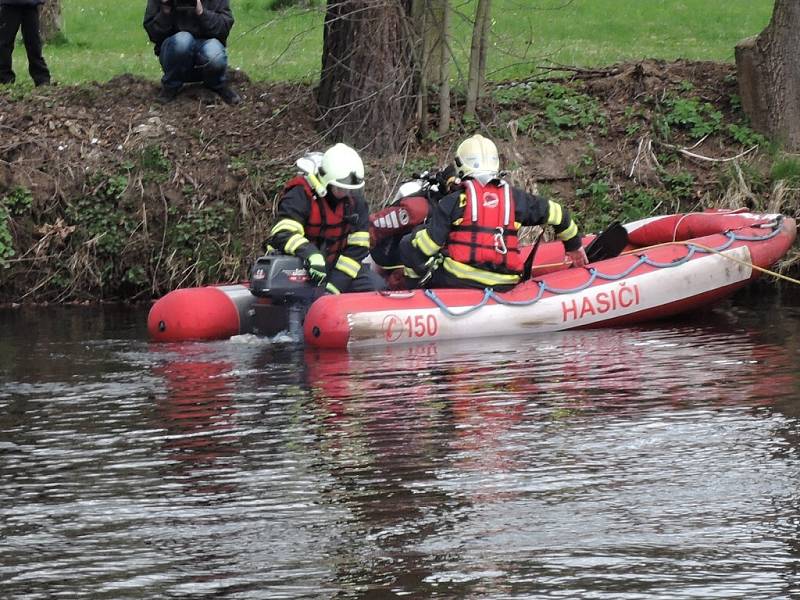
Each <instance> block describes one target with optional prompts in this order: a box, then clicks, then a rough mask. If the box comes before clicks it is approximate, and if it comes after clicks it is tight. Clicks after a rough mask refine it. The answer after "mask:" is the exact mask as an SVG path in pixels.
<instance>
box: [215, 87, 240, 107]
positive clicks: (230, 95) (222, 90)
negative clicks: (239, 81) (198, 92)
mask: <svg viewBox="0 0 800 600" xmlns="http://www.w3.org/2000/svg"><path fill="white" fill-rule="evenodd" d="M214 92H215V93H216V94H218V95H219V97H220V98H222V101H223V102H224V103H225V104H230V105H231V106H236V105H237V104H239V103H240V102H241V101H242V98H241V97H240V96H239V94H237V93H236V92H234V91H233V89H232V88H230V87H228V86H227V85H223V86H222V87H218V88H215V89H214Z"/></svg>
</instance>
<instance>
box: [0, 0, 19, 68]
mask: <svg viewBox="0 0 800 600" xmlns="http://www.w3.org/2000/svg"><path fill="white" fill-rule="evenodd" d="M21 8H22V7H20V6H0V83H14V80H15V79H16V75H15V74H14V70H13V69H12V68H11V53H12V52H13V51H14V41H15V40H16V37H17V31H18V30H19V26H20V23H21V22H22V10H21Z"/></svg>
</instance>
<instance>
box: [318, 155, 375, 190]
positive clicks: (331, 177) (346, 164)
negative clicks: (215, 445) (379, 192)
mask: <svg viewBox="0 0 800 600" xmlns="http://www.w3.org/2000/svg"><path fill="white" fill-rule="evenodd" d="M318 173H319V178H320V183H322V185H323V187H326V186H327V185H328V184H330V185H333V186H336V187H339V188H343V189H346V190H357V189H359V188H362V187H364V163H363V162H361V157H360V156H359V155H358V152H356V151H355V150H353V149H352V148H351V147H350V146H346V145H345V144H336V145H335V146H331V147H330V148H328V149H327V150H326V151H325V154H323V155H322V164H320V166H319V170H318Z"/></svg>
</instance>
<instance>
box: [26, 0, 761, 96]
mask: <svg viewBox="0 0 800 600" xmlns="http://www.w3.org/2000/svg"><path fill="white" fill-rule="evenodd" d="M145 4H146V2H145V1H144V0H130V1H126V2H120V0H65V2H64V11H65V14H64V18H65V35H66V42H65V43H62V44H58V45H50V46H47V47H46V48H45V58H46V59H47V61H48V63H49V65H50V67H51V71H52V73H53V77H54V79H56V80H57V81H60V82H62V83H81V82H87V81H106V80H108V79H110V78H112V77H114V76H116V75H119V74H121V73H134V74H137V75H142V76H145V77H148V78H152V79H157V78H158V77H160V68H159V65H158V61H157V59H156V57H155V56H154V55H153V50H152V44H151V43H150V41H149V40H148V39H147V35H146V34H145V32H144V29H143V28H142V18H143V16H144V6H145ZM474 4H475V2H474V0H468V1H462V0H454V2H453V6H454V8H455V10H456V15H455V17H454V19H453V21H454V23H455V27H456V35H455V36H454V42H453V47H454V49H455V51H456V52H457V53H458V54H459V57H460V60H461V61H462V64H463V61H464V60H465V57H466V56H467V54H468V51H469V41H470V35H469V23H468V22H467V18H468V17H471V15H472V14H473V12H474ZM232 5H233V11H234V16H235V18H236V24H235V25H234V28H233V31H232V32H231V37H230V39H229V42H228V46H229V55H230V57H229V61H230V65H231V67H233V68H241V69H243V70H244V71H245V72H246V73H247V74H248V76H249V77H250V78H251V79H254V80H258V81H286V80H290V81H314V80H315V79H316V78H317V77H318V75H319V69H320V64H321V58H320V55H321V51H322V23H323V13H322V11H321V10H316V11H313V10H312V11H300V10H289V11H284V12H278V13H275V12H271V11H269V10H267V8H266V7H267V6H268V1H267V0H234V1H233V2H232ZM772 7H773V0H726V1H725V2H722V1H720V0H574V1H572V2H568V1H567V0H495V1H494V3H493V18H494V25H493V29H492V31H493V38H492V41H493V44H494V51H493V52H492V54H491V55H490V57H489V63H488V71H489V73H490V77H491V78H493V79H505V78H510V77H523V76H526V75H529V74H530V73H531V72H532V71H533V68H534V67H535V66H537V65H543V64H546V63H547V62H554V63H559V64H566V65H576V66H585V67H591V66H603V65H609V64H612V63H615V62H620V61H628V60H636V59H642V58H661V59H676V58H687V59H692V60H717V61H726V62H732V61H733V52H734V46H735V44H736V43H737V42H738V41H739V40H741V39H743V38H745V37H748V36H750V35H755V34H757V33H759V32H760V31H761V30H762V29H763V28H764V27H765V26H766V24H767V23H768V22H769V18H770V15H771V13H772ZM14 62H15V70H16V72H17V81H18V82H20V83H19V84H18V85H26V84H25V83H23V82H24V81H25V80H27V77H26V71H27V64H26V60H25V52H24V50H23V49H22V48H21V47H18V48H17V50H15V52H14ZM462 68H463V67H462Z"/></svg>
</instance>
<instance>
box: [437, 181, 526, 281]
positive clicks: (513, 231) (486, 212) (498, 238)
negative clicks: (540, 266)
mask: <svg viewBox="0 0 800 600" xmlns="http://www.w3.org/2000/svg"><path fill="white" fill-rule="evenodd" d="M463 186H464V192H465V193H466V196H467V204H466V206H465V207H464V218H463V220H462V221H461V223H460V224H458V225H455V226H453V228H452V229H451V231H450V235H449V236H448V238H447V254H448V256H449V257H450V258H452V259H453V260H455V261H458V262H460V263H464V264H468V265H470V266H472V267H476V268H478V269H485V270H487V271H492V272H496V273H516V274H519V273H522V268H523V262H522V258H521V257H520V253H519V247H518V241H517V224H516V223H515V221H514V219H515V218H516V213H515V207H514V197H513V193H512V192H511V186H510V185H508V183H506V182H505V181H503V182H500V184H499V185H497V184H495V183H489V184H487V185H483V184H481V183H480V182H479V181H476V180H475V179H466V180H464V181H463Z"/></svg>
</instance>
